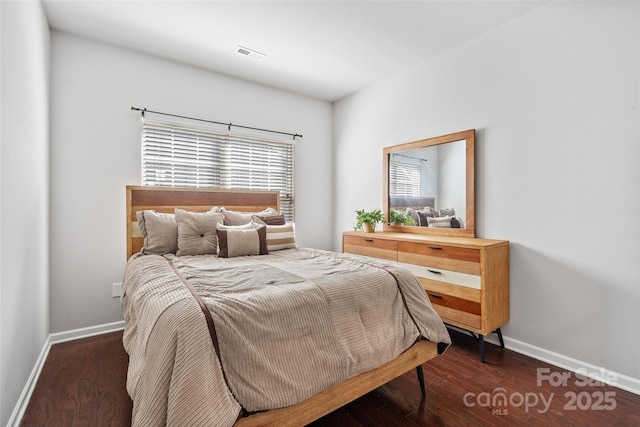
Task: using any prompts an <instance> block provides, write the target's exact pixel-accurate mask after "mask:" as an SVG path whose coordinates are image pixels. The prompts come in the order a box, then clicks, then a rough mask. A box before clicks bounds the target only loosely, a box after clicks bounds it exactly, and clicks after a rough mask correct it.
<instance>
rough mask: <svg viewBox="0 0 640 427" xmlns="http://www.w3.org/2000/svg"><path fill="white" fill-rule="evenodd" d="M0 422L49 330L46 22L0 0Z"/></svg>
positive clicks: (35, 12) (30, 6) (35, 7)
mask: <svg viewBox="0 0 640 427" xmlns="http://www.w3.org/2000/svg"><path fill="white" fill-rule="evenodd" d="M0 14H1V22H2V25H1V26H0V28H1V38H2V49H1V52H2V61H1V63H2V66H1V74H2V78H1V81H2V82H1V85H0V92H1V95H0V98H1V110H0V111H1V113H0V118H1V121H2V123H1V125H0V128H1V138H2V139H1V141H2V146H1V150H0V162H1V163H0V164H1V167H0V188H1V190H0V234H1V236H2V239H1V241H2V245H1V247H0V425H6V424H7V422H8V420H9V418H10V416H11V412H12V411H13V409H14V407H15V405H16V402H17V401H18V397H19V395H20V392H21V391H22V389H23V388H24V385H25V384H26V383H27V378H28V377H29V375H30V374H31V371H32V369H33V367H34V364H35V363H36V360H37V358H38V355H39V354H40V351H41V350H42V348H43V346H44V343H45V341H46V339H47V335H48V334H49V292H48V289H49V277H48V276H49V270H48V241H49V238H48V236H49V224H48V221H49V219H48V212H49V183H48V179H49V27H48V24H47V22H46V19H45V16H44V12H43V10H42V6H41V4H40V2H0Z"/></svg>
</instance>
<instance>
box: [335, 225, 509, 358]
mask: <svg viewBox="0 0 640 427" xmlns="http://www.w3.org/2000/svg"><path fill="white" fill-rule="evenodd" d="M342 250H343V252H348V253H353V254H359V255H365V256H370V257H375V258H382V259H385V260H389V261H393V262H396V263H397V264H398V265H401V266H403V267H405V268H407V269H408V270H410V271H411V272H413V273H414V274H415V275H416V277H417V278H418V280H419V281H420V283H421V284H422V287H423V288H424V289H425V291H426V292H427V295H428V296H429V300H430V301H431V303H432V305H433V308H434V309H435V310H436V312H437V313H438V314H439V315H440V317H441V318H442V321H443V322H444V323H446V324H449V325H453V326H456V327H459V328H462V329H465V330H468V331H470V332H473V333H474V334H478V337H479V344H480V357H481V359H482V361H483V362H484V339H483V337H484V336H485V335H488V334H490V333H492V332H497V333H498V337H499V339H500V345H501V347H502V348H504V341H503V340H502V333H501V331H500V327H501V326H502V325H504V324H505V323H507V322H508V321H509V242H508V241H506V240H489V239H478V238H467V237H448V236H433V235H424V234H413V233H395V232H376V233H364V232H344V233H343V234H342Z"/></svg>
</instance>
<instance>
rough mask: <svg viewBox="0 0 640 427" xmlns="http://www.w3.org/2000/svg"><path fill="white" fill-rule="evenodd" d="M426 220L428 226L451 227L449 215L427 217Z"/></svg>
mask: <svg viewBox="0 0 640 427" xmlns="http://www.w3.org/2000/svg"><path fill="white" fill-rule="evenodd" d="M427 222H428V224H429V227H436V228H451V217H450V216H443V217H440V218H431V217H427Z"/></svg>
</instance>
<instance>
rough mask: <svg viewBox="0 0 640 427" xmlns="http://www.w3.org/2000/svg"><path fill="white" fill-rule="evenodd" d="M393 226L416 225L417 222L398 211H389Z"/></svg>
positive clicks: (390, 221)
mask: <svg viewBox="0 0 640 427" xmlns="http://www.w3.org/2000/svg"><path fill="white" fill-rule="evenodd" d="M388 224H392V225H416V221H415V220H414V219H413V218H411V216H410V215H409V214H408V213H406V212H402V211H399V210H396V209H391V210H390V211H389V222H388Z"/></svg>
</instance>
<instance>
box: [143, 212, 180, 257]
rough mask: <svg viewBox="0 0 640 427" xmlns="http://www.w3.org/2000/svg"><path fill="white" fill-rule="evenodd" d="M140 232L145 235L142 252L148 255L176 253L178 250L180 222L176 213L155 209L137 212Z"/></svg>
mask: <svg viewBox="0 0 640 427" xmlns="http://www.w3.org/2000/svg"><path fill="white" fill-rule="evenodd" d="M136 218H137V219H138V226H139V227H140V234H142V237H144V246H143V247H142V250H141V252H142V253H143V254H146V255H164V254H174V253H176V251H177V250H178V223H177V222H176V218H175V215H173V214H168V213H159V212H156V211H153V210H144V211H138V212H136Z"/></svg>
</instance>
